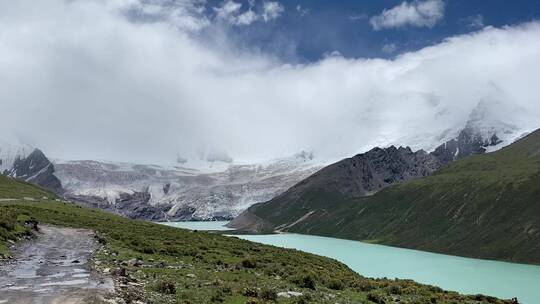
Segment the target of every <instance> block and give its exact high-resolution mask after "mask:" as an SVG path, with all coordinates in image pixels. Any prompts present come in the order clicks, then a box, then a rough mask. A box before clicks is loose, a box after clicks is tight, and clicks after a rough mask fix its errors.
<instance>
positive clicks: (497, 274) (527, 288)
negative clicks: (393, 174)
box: [178, 222, 540, 304]
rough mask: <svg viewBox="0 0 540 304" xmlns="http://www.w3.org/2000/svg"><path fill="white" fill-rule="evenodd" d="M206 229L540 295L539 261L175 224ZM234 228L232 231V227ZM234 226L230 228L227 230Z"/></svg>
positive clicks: (467, 286) (426, 280)
mask: <svg viewBox="0 0 540 304" xmlns="http://www.w3.org/2000/svg"><path fill="white" fill-rule="evenodd" d="M194 223H199V224H196V226H197V227H196V228H197V229H196V230H199V231H210V232H212V233H219V234H224V235H230V236H233V237H238V238H241V239H245V240H249V241H253V242H258V243H263V244H267V245H273V246H277V247H283V248H292V249H297V250H301V251H305V252H309V253H313V254H318V255H321V256H325V257H329V258H333V259H336V260H338V261H340V262H343V263H344V264H346V265H347V266H349V267H350V268H351V269H352V270H354V271H355V272H357V273H359V274H361V275H363V276H366V277H371V278H384V277H386V278H400V279H412V280H414V281H417V282H420V283H423V284H429V285H434V286H439V287H441V288H444V289H448V290H453V291H457V292H461V293H466V294H488V295H491V296H497V297H501V298H512V297H516V296H517V297H518V299H520V303H525V304H532V303H538V302H539V301H540V291H538V290H537V288H536V287H535V286H536V284H535V282H540V266H538V265H531V264H519V263H513V262H508V261H495V260H484V259H475V258H470V257H459V256H452V255H445V254H441V253H434V252H427V251H421V250H417V249H409V248H400V247H392V246H387V245H380V244H374V243H366V242H361V241H358V240H346V239H338V238H332V237H325V236H314V235H304V234H293V233H273V234H268V233H266V234H245V233H239V232H238V231H235V230H226V229H228V228H226V227H219V225H221V226H223V225H224V224H225V223H226V222H221V223H213V224H212V225H211V227H209V228H214V229H203V228H204V226H205V225H204V224H200V222H191V223H189V222H182V224H181V225H180V226H182V227H178V228H184V229H190V228H193V225H194ZM232 231H233V232H232ZM231 232H232V233H231Z"/></svg>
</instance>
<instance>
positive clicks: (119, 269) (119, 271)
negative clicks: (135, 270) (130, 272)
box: [115, 267, 126, 277]
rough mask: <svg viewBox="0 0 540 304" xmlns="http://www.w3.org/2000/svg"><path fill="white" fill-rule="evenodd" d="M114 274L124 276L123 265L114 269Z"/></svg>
mask: <svg viewBox="0 0 540 304" xmlns="http://www.w3.org/2000/svg"><path fill="white" fill-rule="evenodd" d="M115 274H116V275H117V276H119V277H125V276H126V269H125V268H124V267H120V268H118V269H116V272H115Z"/></svg>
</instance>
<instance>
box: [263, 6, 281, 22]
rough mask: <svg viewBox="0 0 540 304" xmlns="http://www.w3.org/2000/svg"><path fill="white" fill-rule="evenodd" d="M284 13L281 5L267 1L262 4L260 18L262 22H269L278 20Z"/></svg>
mask: <svg viewBox="0 0 540 304" xmlns="http://www.w3.org/2000/svg"><path fill="white" fill-rule="evenodd" d="M284 11H285V8H284V7H283V5H281V4H280V3H279V2H276V1H269V2H264V3H263V13H262V17H263V19H264V21H270V20H273V19H276V18H278V17H279V16H281V14H282V13H283V12H284Z"/></svg>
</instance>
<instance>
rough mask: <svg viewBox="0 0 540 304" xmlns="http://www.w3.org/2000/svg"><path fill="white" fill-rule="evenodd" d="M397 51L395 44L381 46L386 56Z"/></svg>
mask: <svg viewBox="0 0 540 304" xmlns="http://www.w3.org/2000/svg"><path fill="white" fill-rule="evenodd" d="M396 50H397V46H396V44H395V43H387V44H385V45H383V47H382V51H383V52H384V53H387V54H391V53H393V52H395V51H396Z"/></svg>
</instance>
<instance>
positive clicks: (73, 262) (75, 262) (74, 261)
mask: <svg viewBox="0 0 540 304" xmlns="http://www.w3.org/2000/svg"><path fill="white" fill-rule="evenodd" d="M80 262H81V261H79V260H73V261H71V263H72V264H79V263H80Z"/></svg>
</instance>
